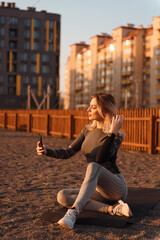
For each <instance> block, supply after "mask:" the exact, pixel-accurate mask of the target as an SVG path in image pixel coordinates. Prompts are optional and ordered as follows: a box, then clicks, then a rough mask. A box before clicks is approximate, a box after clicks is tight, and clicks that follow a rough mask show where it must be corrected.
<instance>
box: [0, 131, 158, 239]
mask: <svg viewBox="0 0 160 240" xmlns="http://www.w3.org/2000/svg"><path fill="white" fill-rule="evenodd" d="M37 141H38V134H31V133H26V132H14V131H11V130H4V129H0V185H1V188H0V239H2V240H15V239H19V240H26V239H27V240H28V239H29V240H30V239H34V240H51V239H57V240H63V239H64V240H69V239H77V240H92V239H95V240H103V239H111V240H125V239H126V240H128V239H130V240H133V239H147V240H149V239H152V240H158V239H160V203H159V204H158V205H157V206H156V207H155V208H154V209H153V210H150V212H149V214H148V215H147V216H146V217H145V218H143V219H141V220H140V221H138V222H136V223H134V224H133V225H129V226H127V227H125V228H121V229H119V228H104V227H96V226H86V225H85V226H83V225H76V226H75V228H74V230H70V231H67V230H64V229H61V228H60V227H59V226H58V224H52V223H49V222H45V221H43V220H42V219H41V218H40V216H41V214H42V213H43V212H44V211H46V210H51V211H53V210H54V209H58V208H59V205H58V203H57V201H56V194H57V192H58V191H59V190H60V189H62V188H68V187H69V188H75V187H80V185H81V183H82V180H83V176H84V173H85V169H86V161H85V157H84V156H83V155H82V153H78V154H76V155H75V156H74V157H72V159H67V160H58V159H53V158H52V159H51V158H50V157H44V156H38V155H37V154H36V143H37ZM43 142H44V143H45V145H46V146H47V147H48V148H65V147H67V146H68V145H69V144H70V142H71V141H70V140H68V139H65V138H57V137H51V136H48V137H43ZM117 163H118V166H119V168H120V170H121V172H122V174H124V176H125V178H126V182H127V184H128V186H129V187H147V188H148V187H151V188H160V177H159V176H160V173H159V172H160V155H158V154H155V155H150V154H148V153H142V152H135V151H128V150H124V149H120V150H119V152H118V159H117Z"/></svg>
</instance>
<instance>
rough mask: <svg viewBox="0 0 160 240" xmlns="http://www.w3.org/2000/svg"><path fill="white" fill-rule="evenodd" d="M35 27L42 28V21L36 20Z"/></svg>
mask: <svg viewBox="0 0 160 240" xmlns="http://www.w3.org/2000/svg"><path fill="white" fill-rule="evenodd" d="M34 27H40V20H38V19H34Z"/></svg>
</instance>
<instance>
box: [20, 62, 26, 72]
mask: <svg viewBox="0 0 160 240" xmlns="http://www.w3.org/2000/svg"><path fill="white" fill-rule="evenodd" d="M20 71H21V72H27V64H21V65H20Z"/></svg>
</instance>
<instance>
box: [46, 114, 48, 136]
mask: <svg viewBox="0 0 160 240" xmlns="http://www.w3.org/2000/svg"><path fill="white" fill-rule="evenodd" d="M48 135H49V114H47V115H46V136H48Z"/></svg>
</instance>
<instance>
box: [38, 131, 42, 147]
mask: <svg viewBox="0 0 160 240" xmlns="http://www.w3.org/2000/svg"><path fill="white" fill-rule="evenodd" d="M39 141H40V147H42V148H43V143H42V136H41V134H40V133H39Z"/></svg>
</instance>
